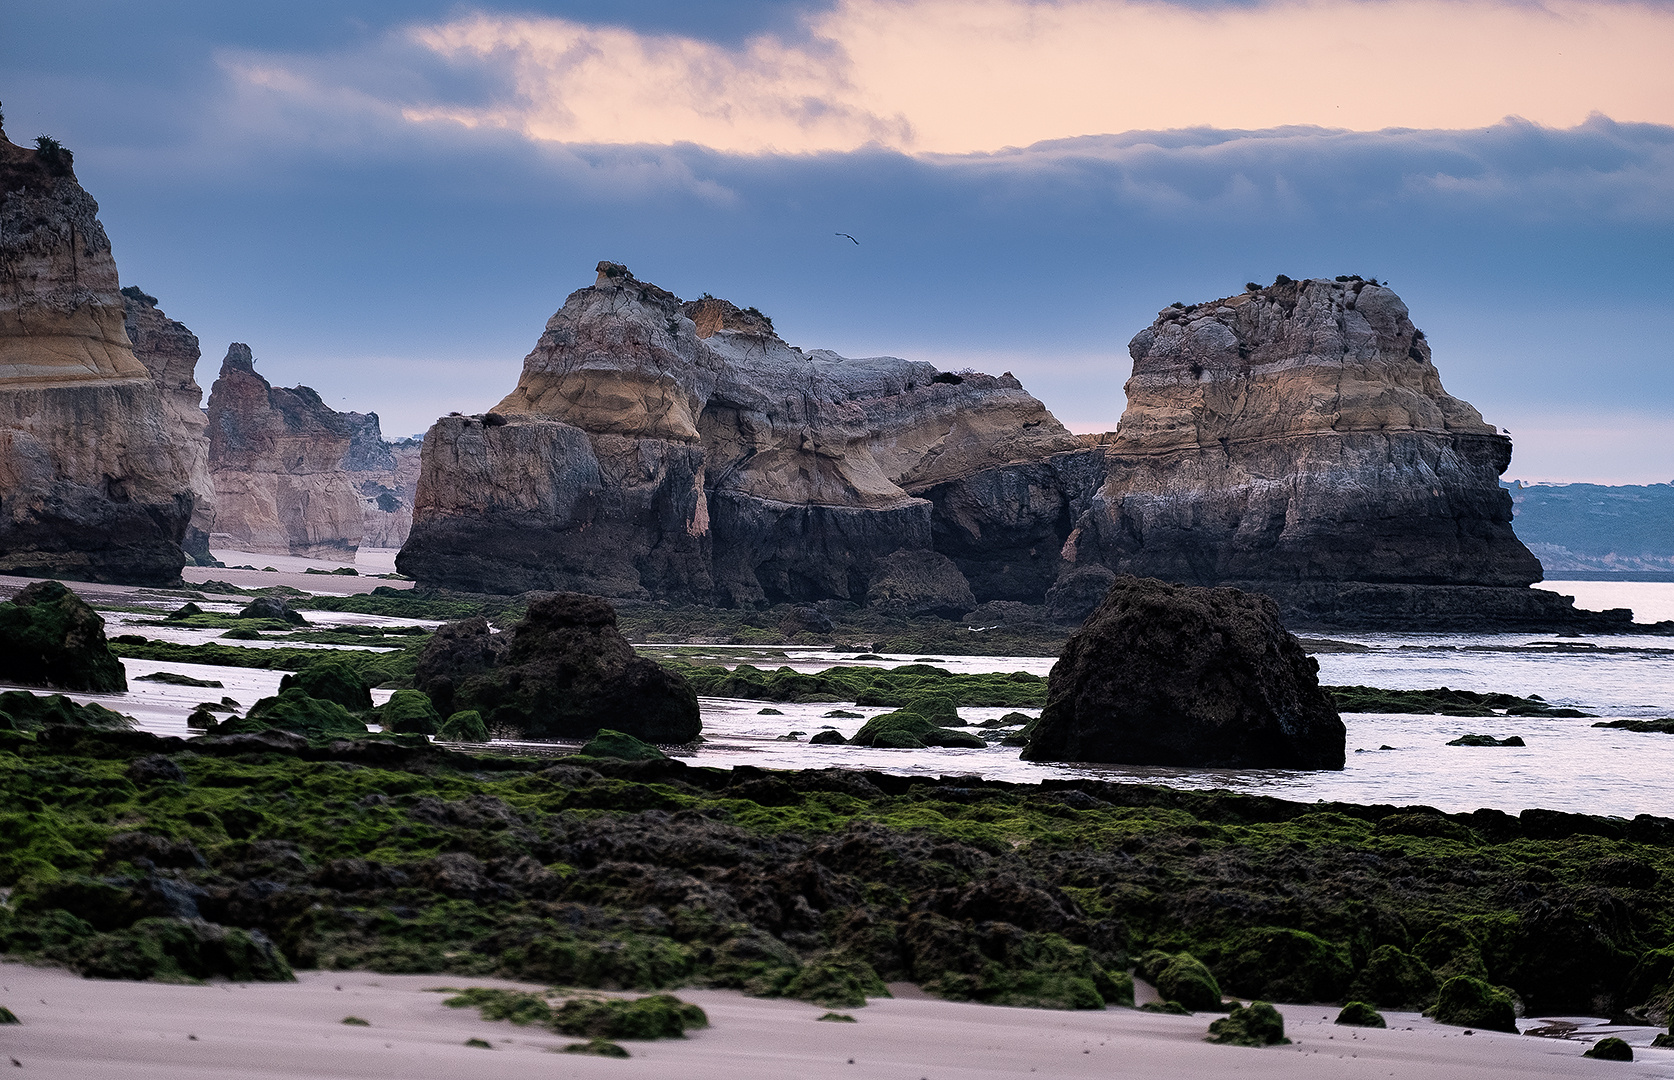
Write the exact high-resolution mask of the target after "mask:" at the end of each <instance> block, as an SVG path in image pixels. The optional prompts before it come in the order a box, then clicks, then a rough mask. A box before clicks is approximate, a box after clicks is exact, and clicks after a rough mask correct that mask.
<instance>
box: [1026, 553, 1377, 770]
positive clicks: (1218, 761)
mask: <svg viewBox="0 0 1674 1080" xmlns="http://www.w3.org/2000/svg"><path fill="white" fill-rule="evenodd" d="M1318 673H1319V663H1318V661H1316V660H1314V659H1313V658H1312V657H1310V656H1308V655H1306V654H1305V653H1303V651H1302V646H1301V645H1300V644H1299V643H1298V642H1297V640H1296V638H1294V637H1292V636H1291V635H1290V634H1288V633H1287V632H1286V631H1285V629H1284V627H1283V625H1281V624H1280V622H1279V610H1278V606H1277V605H1276V604H1275V603H1274V602H1273V600H1272V599H1271V598H1269V597H1266V596H1261V595H1259V594H1254V593H1244V592H1240V591H1238V590H1236V589H1224V588H1222V589H1206V588H1199V587H1193V586H1187V585H1170V584H1166V583H1164V582H1161V581H1155V580H1149V579H1142V578H1134V577H1121V578H1118V579H1117V580H1116V582H1115V584H1114V585H1113V586H1112V587H1111V590H1110V593H1109V595H1107V596H1106V597H1105V600H1104V602H1103V603H1102V604H1101V605H1100V606H1099V608H1098V610H1097V611H1095V612H1094V613H1093V615H1092V616H1091V617H1090V618H1089V619H1088V620H1087V622H1086V623H1085V624H1084V625H1083V626H1082V627H1081V629H1080V630H1078V631H1076V632H1075V633H1074V634H1073V635H1071V637H1070V639H1069V641H1068V642H1067V643H1066V644H1065V646H1064V653H1063V656H1062V657H1060V658H1059V660H1058V662H1057V663H1056V664H1054V665H1053V666H1052V674H1051V680H1050V682H1049V684H1048V687H1047V701H1046V707H1045V708H1044V709H1043V710H1041V715H1040V719H1039V720H1038V721H1037V722H1036V723H1035V724H1033V725H1032V726H1031V728H1030V729H1029V730H1028V733H1027V734H1028V744H1027V745H1026V746H1025V747H1024V749H1023V757H1024V758H1025V759H1027V760H1030V761H1100V762H1113V763H1119V764H1124V765H1177V766H1191V767H1216V768H1287V769H1340V768H1342V767H1343V760H1344V739H1345V737H1346V735H1345V729H1344V727H1343V722H1342V720H1341V719H1339V718H1338V716H1337V710H1336V707H1335V706H1334V705H1333V704H1332V703H1331V699H1330V697H1328V696H1327V695H1326V693H1325V692H1324V691H1323V690H1321V689H1320V687H1319V677H1318Z"/></svg>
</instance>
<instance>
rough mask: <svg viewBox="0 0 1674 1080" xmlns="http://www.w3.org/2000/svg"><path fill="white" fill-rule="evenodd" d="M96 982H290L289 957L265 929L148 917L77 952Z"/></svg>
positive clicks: (85, 942) (83, 943)
mask: <svg viewBox="0 0 1674 1080" xmlns="http://www.w3.org/2000/svg"><path fill="white" fill-rule="evenodd" d="M71 958H72V964H73V966H74V967H75V968H76V970H78V971H80V972H81V973H82V974H83V975H85V976H86V977H88V978H90V979H137V980H143V979H162V980H165V981H178V980H181V979H183V978H184V979H210V978H224V979H230V980H232V981H234V982H290V981H292V980H293V979H294V978H295V976H293V975H292V974H291V968H290V965H289V964H288V963H286V962H285V957H284V955H283V954H282V953H280V952H279V950H278V949H276V948H274V946H273V943H272V942H271V941H269V940H268V939H267V938H266V937H265V936H264V935H263V934H261V933H260V932H259V931H249V930H242V929H239V928H238V927H232V926H218V925H216V924H214V923H209V922H205V921H203V920H202V919H176V918H147V919H141V920H139V921H138V922H136V923H134V924H133V925H132V926H129V927H127V928H126V929H121V930H114V931H111V932H108V933H101V934H94V935H91V936H89V937H86V938H83V939H82V940H80V941H79V942H77V943H76V944H75V946H74V948H73V950H72V952H71Z"/></svg>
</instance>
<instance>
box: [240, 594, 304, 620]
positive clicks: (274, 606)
mask: <svg viewBox="0 0 1674 1080" xmlns="http://www.w3.org/2000/svg"><path fill="white" fill-rule="evenodd" d="M238 617H239V618H241V619H272V620H274V621H275V622H282V623H290V624H291V625H292V626H307V625H308V620H307V619H305V618H303V617H302V616H301V615H300V614H298V613H297V612H295V611H293V610H291V606H290V605H289V604H287V603H285V602H284V601H283V600H281V599H279V598H278V597H276V596H258V597H256V598H255V599H254V600H252V601H250V602H249V603H248V604H245V605H244V610H242V611H240V612H239V613H238Z"/></svg>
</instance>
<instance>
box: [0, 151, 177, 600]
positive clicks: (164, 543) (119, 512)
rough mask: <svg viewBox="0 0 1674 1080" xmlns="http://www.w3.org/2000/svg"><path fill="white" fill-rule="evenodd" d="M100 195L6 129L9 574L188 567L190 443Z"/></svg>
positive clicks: (3, 432) (1, 342) (166, 576)
mask: <svg viewBox="0 0 1674 1080" xmlns="http://www.w3.org/2000/svg"><path fill="white" fill-rule="evenodd" d="M97 215H98V204H97V203H96V202H94V201H93V198H92V197H91V196H90V195H88V193H87V192H86V191H85V190H83V189H82V187H81V185H80V184H78V183H77V182H76V180H75V176H74V174H73V172H72V171H71V169H70V166H69V162H68V161H67V160H66V159H64V158H62V157H57V156H52V155H47V156H43V155H41V154H38V153H37V152H36V151H34V150H30V149H26V148H24V147H20V146H15V145H13V144H12V143H11V142H10V141H9V140H7V139H6V138H5V137H4V134H3V133H0V282H3V286H0V572H24V573H32V574H33V573H39V574H57V575H60V576H67V577H80V578H90V579H95V580H109V581H129V582H136V583H148V582H157V583H162V582H168V581H172V580H176V579H178V577H179V572H180V567H181V565H182V563H183V562H184V555H183V554H182V553H181V550H180V541H181V539H182V538H183V536H184V534H185V529H186V524H187V521H188V519H189V518H190V516H191V513H192V505H193V492H192V487H191V482H190V474H191V465H192V449H191V445H190V442H191V440H190V436H189V435H188V434H187V432H186V431H184V430H183V429H182V428H181V427H180V425H179V423H178V419H177V418H176V417H175V415H174V414H173V412H172V411H171V410H170V408H169V407H168V405H167V404H166V403H165V402H164V400H163V396H162V394H161V393H160V392H159V390H158V388H157V386H156V384H155V383H153V381H152V379H151V376H150V374H149V373H148V372H147V371H146V369H145V367H144V366H143V365H142V364H141V363H140V361H139V360H138V359H136V358H135V356H134V353H133V351H132V349H131V348H130V346H129V341H128V336H127V332H126V330H125V329H124V327H123V307H122V297H121V295H120V294H119V293H118V286H119V283H118V280H117V273H116V263H115V261H114V260H113V259H112V257H111V249H110V241H109V240H108V239H107V238H106V236H105V231H104V227H103V226H102V225H100V223H99V220H98V216H97Z"/></svg>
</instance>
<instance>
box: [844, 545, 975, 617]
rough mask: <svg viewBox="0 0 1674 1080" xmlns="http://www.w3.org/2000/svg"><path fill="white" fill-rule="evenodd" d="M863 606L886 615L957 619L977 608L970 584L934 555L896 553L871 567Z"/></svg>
mask: <svg viewBox="0 0 1674 1080" xmlns="http://www.w3.org/2000/svg"><path fill="white" fill-rule="evenodd" d="M866 606H867V607H869V608H873V609H875V610H877V611H879V612H882V613H883V614H885V615H897V616H906V617H909V618H910V617H913V616H920V615H935V616H939V617H940V618H944V619H958V618H961V617H963V616H964V614H965V613H966V612H968V611H970V610H971V609H972V608H974V607H976V606H977V602H976V597H975V596H974V595H973V594H972V593H971V583H970V582H969V581H967V580H965V575H964V574H962V573H960V572H959V567H957V566H955V565H954V563H953V560H952V559H950V558H948V557H947V556H946V555H938V554H937V553H936V552H934V551H896V552H892V553H891V554H889V555H885V556H884V557H883V558H881V559H878V560H877V561H876V563H874V564H873V569H872V578H871V581H870V582H868V583H867V586H866Z"/></svg>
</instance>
